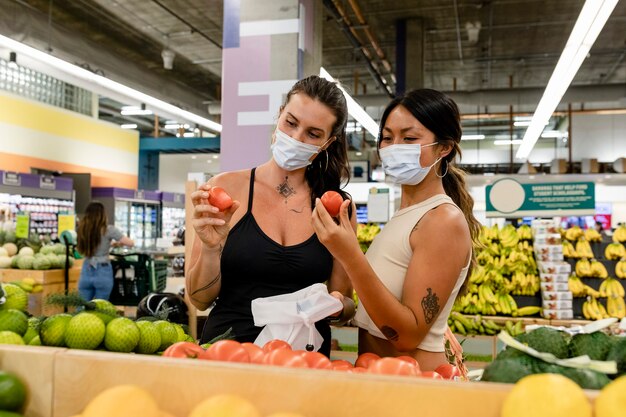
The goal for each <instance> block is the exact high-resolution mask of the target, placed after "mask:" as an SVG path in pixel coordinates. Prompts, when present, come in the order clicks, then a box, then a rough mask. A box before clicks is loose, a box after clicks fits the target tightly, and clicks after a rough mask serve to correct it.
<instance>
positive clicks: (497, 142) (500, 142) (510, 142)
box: [493, 139, 522, 146]
mask: <svg viewBox="0 0 626 417" xmlns="http://www.w3.org/2000/svg"><path fill="white" fill-rule="evenodd" d="M521 143H522V139H513V140H502V139H501V140H494V141H493V144H494V145H497V146H502V145H519V144H521Z"/></svg>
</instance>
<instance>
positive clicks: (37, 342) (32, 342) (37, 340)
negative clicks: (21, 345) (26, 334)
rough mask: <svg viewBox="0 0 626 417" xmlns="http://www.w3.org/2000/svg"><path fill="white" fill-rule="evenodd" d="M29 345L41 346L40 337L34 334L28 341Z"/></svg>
mask: <svg viewBox="0 0 626 417" xmlns="http://www.w3.org/2000/svg"><path fill="white" fill-rule="evenodd" d="M28 345H29V346H41V339H40V338H39V336H35V337H33V338H32V339H30V342H28Z"/></svg>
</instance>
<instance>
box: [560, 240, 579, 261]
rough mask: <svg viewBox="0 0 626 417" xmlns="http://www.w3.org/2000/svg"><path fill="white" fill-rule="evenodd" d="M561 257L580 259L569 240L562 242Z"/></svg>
mask: <svg viewBox="0 0 626 417" xmlns="http://www.w3.org/2000/svg"><path fill="white" fill-rule="evenodd" d="M562 244H563V257H565V258H580V255H579V254H578V252H576V248H574V245H572V242H570V241H569V240H563V243H562Z"/></svg>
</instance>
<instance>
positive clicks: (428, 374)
mask: <svg viewBox="0 0 626 417" xmlns="http://www.w3.org/2000/svg"><path fill="white" fill-rule="evenodd" d="M420 376H421V377H422V378H428V379H443V377H442V376H441V375H439V374H438V373H437V372H435V371H424V372H422V373H421V375H420Z"/></svg>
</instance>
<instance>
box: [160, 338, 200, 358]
mask: <svg viewBox="0 0 626 417" xmlns="http://www.w3.org/2000/svg"><path fill="white" fill-rule="evenodd" d="M203 354H204V349H203V348H202V346H199V345H196V344H195V343H192V342H176V343H174V344H173V345H171V346H170V347H168V348H167V349H165V351H164V352H163V356H165V357H169V358H198V357H201V356H202V355H203Z"/></svg>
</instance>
